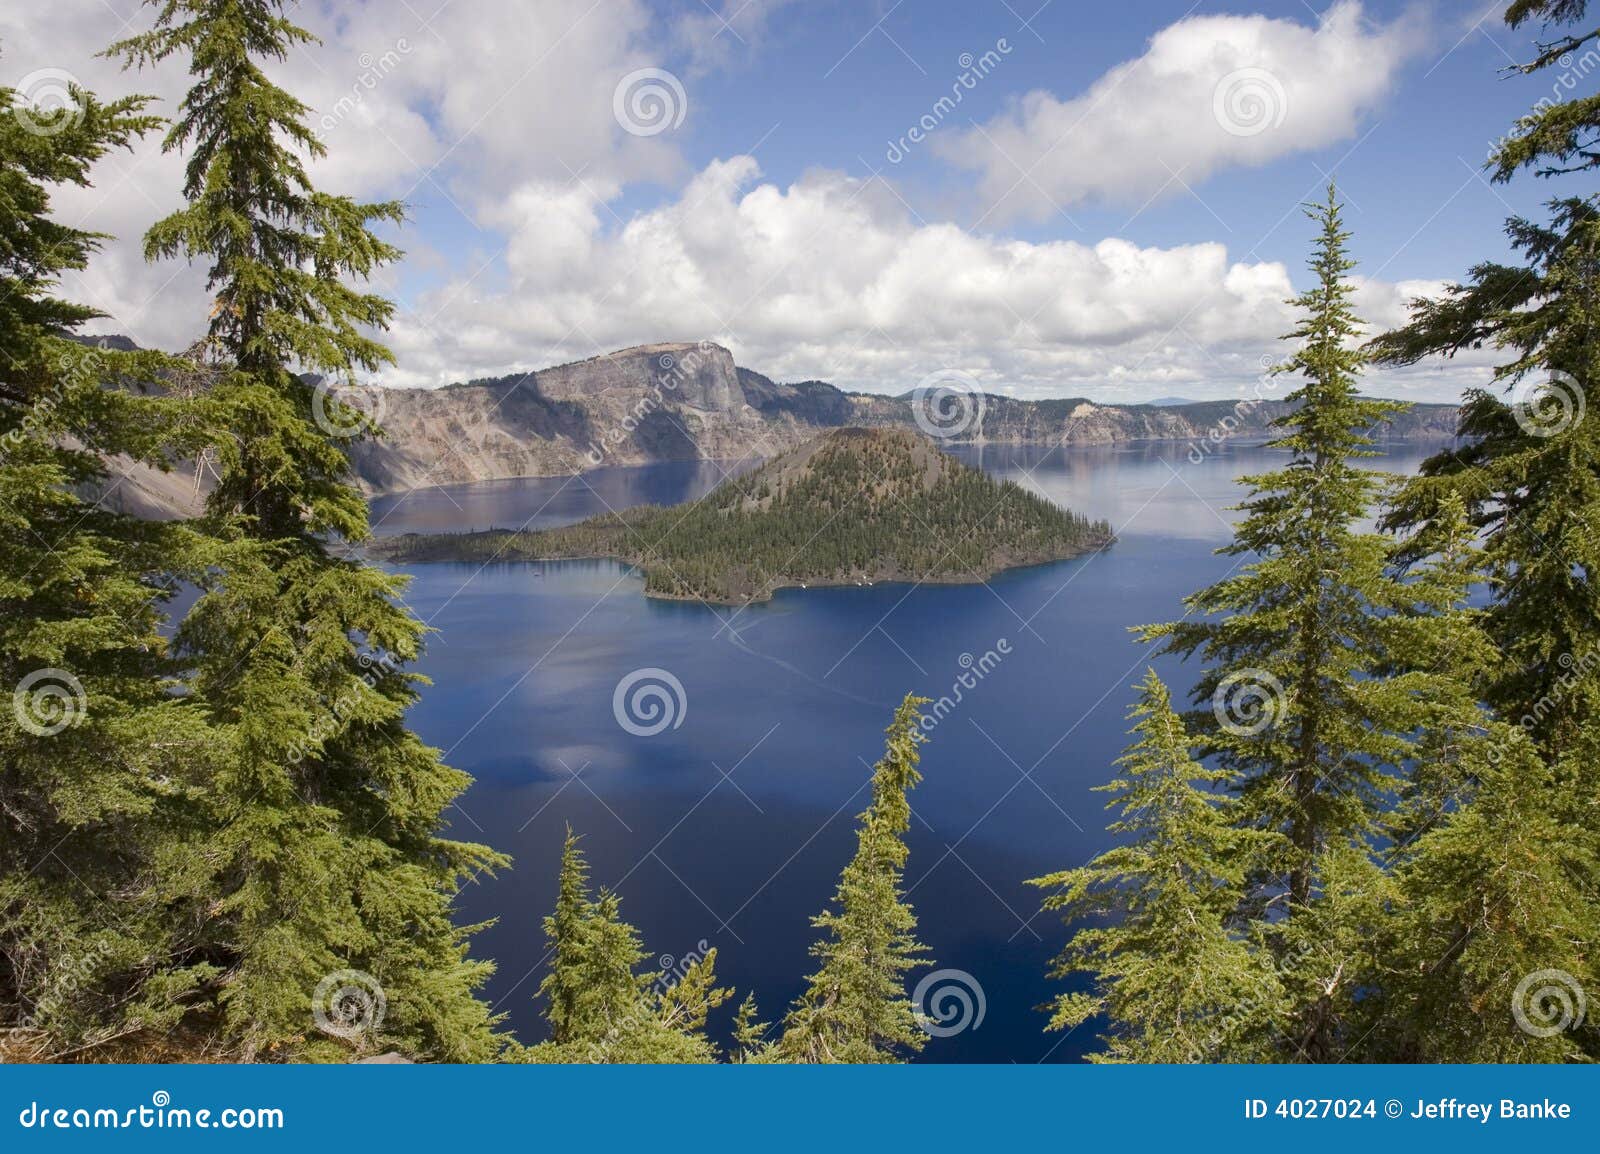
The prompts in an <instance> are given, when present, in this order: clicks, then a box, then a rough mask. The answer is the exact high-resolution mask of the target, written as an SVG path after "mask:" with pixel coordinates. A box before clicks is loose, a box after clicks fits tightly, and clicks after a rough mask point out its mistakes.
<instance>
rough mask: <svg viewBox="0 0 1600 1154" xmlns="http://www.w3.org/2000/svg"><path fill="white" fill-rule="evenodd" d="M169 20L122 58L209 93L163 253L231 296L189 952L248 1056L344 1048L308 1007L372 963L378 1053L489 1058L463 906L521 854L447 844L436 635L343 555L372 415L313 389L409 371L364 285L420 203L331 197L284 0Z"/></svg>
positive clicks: (189, 637) (222, 331) (181, 143)
mask: <svg viewBox="0 0 1600 1154" xmlns="http://www.w3.org/2000/svg"><path fill="white" fill-rule="evenodd" d="M154 7H155V8H156V10H157V14H156V17H155V23H154V27H153V28H152V29H151V30H149V31H146V32H143V33H140V34H138V35H136V36H133V37H132V38H130V39H127V40H124V41H122V42H120V43H118V44H116V45H114V46H113V47H112V49H111V50H110V51H111V53H113V54H115V55H119V56H121V57H122V58H124V59H125V60H126V61H127V62H129V63H130V64H132V65H139V66H145V65H157V64H160V63H162V62H164V61H167V60H169V59H174V58H177V59H186V60H187V61H188V67H189V73H190V75H191V77H192V78H193V86H192V87H191V88H190V89H189V91H188V94H187V95H186V96H185V97H184V99H183V101H182V103H181V105H180V106H179V109H178V116H177V118H176V119H175V121H174V122H173V124H172V127H171V129H170V131H169V132H168V134H167V137H166V141H165V147H166V148H167V149H168V150H187V164H186V168H185V179H184V187H183V193H184V197H185V199H186V201H187V204H186V206H185V207H184V208H182V209H180V210H179V211H177V212H176V213H174V214H172V215H171V216H169V217H167V218H166V219H164V220H162V221H160V222H158V223H157V224H156V225H154V226H153V227H152V228H151V229H150V231H149V233H148V234H147V236H146V241H145V249H146V254H147V255H148V256H149V257H150V258H151V259H160V258H172V257H177V258H183V259H187V260H190V261H194V262H198V263H201V264H203V265H205V266H207V267H208V268H209V282H208V283H209V284H210V286H211V288H212V290H213V292H214V293H215V297H216V303H215V307H214V308H213V311H212V315H211V321H210V326H209V330H208V345H209V356H210V357H211V358H212V359H213V360H214V361H215V362H216V364H215V373H214V376H215V381H214V384H213V385H212V387H211V389H210V392H209V394H208V396H207V400H208V403H209V408H210V411H211V412H212V413H213V414H215V416H214V424H213V427H212V430H211V437H210V447H211V449H212V450H213V452H214V453H215V461H216V467H217V471H218V474H219V477H218V482H217V485H216V488H215V490H214V491H213V493H212V494H211V496H210V499H209V501H208V505H207V512H206V517H205V518H204V519H203V521H202V522H201V523H200V526H199V527H200V528H201V529H202V530H203V531H204V532H205V533H206V534H207V536H208V540H209V544H208V552H207V555H206V556H205V557H204V562H205V565H206V568H205V570H204V572H205V578H204V580H203V582H202V595H201V597H200V598H199V600H198V602H197V603H196V605H195V606H194V608H193V609H192V610H191V612H190V613H189V615H188V616H187V618H186V619H185V620H184V621H183V623H182V625H181V627H180V628H179V630H178V634H177V644H178V648H179V651H180V653H181V655H182V656H183V658H184V659H185V661H186V663H187V664H188V666H189V667H190V668H191V669H192V671H193V673H192V680H191V682H190V690H191V693H192V695H193V697H194V699H195V701H196V702H197V703H198V704H199V705H201V706H203V708H205V709H206V710H208V711H209V712H210V713H211V715H212V717H213V718H214V721H215V723H216V725H217V726H218V727H219V731H220V732H219V736H218V738H217V746H218V750H219V761H220V763H221V764H220V765H219V768H218V770H217V772H216V773H215V774H214V775H213V776H212V778H211V780H210V781H209V783H208V789H207V790H206V795H205V799H204V800H205V805H206V809H207V812H206V814H205V818H206V823H207V825H208V827H209V828H208V834H207V836H206V838H205V839H204V841H203V843H202V844H199V845H197V846H196V847H195V852H194V854H193V855H192V857H191V859H190V861H189V863H188V865H187V867H186V869H187V872H188V875H189V881H190V882H191V884H194V885H196V886H199V887H202V888H205V889H208V890H209V891H210V892H211V896H212V899H213V900H212V901H211V902H210V903H209V905H208V907H207V911H206V917H205V920H204V922H203V924H202V925H200V926H199V927H197V928H196V929H195V930H194V931H193V936H194V942H193V945H192V948H191V951H190V953H191V955H192V956H194V957H196V958H203V959H205V960H206V961H208V962H209V963H211V964H213V965H215V966H216V967H217V968H218V970H219V975H218V977H217V979H216V980H215V981H214V982H213V983H211V985H210V987H209V992H210V993H211V994H212V995H213V996H214V997H215V999H216V1002H217V1005H218V1006H219V1008H220V1014H219V1015H218V1018H217V1021H216V1023H215V1027H216V1030H217V1035H218V1039H219V1042H220V1044H221V1045H223V1046H224V1047H226V1048H227V1049H228V1051H229V1052H232V1053H236V1054H239V1055H241V1056H243V1057H246V1058H249V1057H256V1056H273V1057H277V1056H283V1057H292V1056H300V1057H318V1056H328V1057H337V1056H339V1055H340V1054H342V1053H343V1052H344V1050H345V1043H344V1041H342V1040H341V1041H336V1040H335V1039H334V1038H333V1037H331V1036H327V1035H325V1034H321V1033H318V1032H316V1031H314V1030H312V1025H313V1021H314V1010H315V1009H316V1008H317V1007H314V1006H313V1004H312V1003H313V997H314V994H315V993H316V991H317V990H318V988H319V985H324V984H325V983H324V979H325V978H327V977H328V976H329V975H332V974H338V973H341V972H345V971H352V970H353V971H357V972H358V973H360V974H361V975H362V977H363V980H364V981H366V982H368V983H376V984H377V985H378V986H380V987H381V988H382V989H383V991H384V996H385V1004H386V1013H385V1015H384V1016H383V1020H382V1022H381V1031H380V1032H378V1034H377V1036H376V1037H373V1038H371V1039H369V1040H370V1041H371V1042H373V1043H374V1044H381V1045H386V1046H398V1047H400V1048H402V1049H404V1050H406V1051H408V1052H410V1053H413V1054H416V1055H418V1056H425V1057H431V1058H438V1059H447V1060H476V1059H483V1058H486V1057H490V1056H492V1055H493V1054H494V1052H495V1050H496V1047H497V1042H496V1040H495V1038H494V1037H493V1035H492V1032H491V1028H492V1019H491V1017H490V1015H489V1013H488V1011H487V1009H486V1008H485V1007H484V1006H483V1005H482V1004H481V1003H480V1002H479V1001H478V1000H477V999H476V997H475V996H474V991H475V989H476V988H477V987H478V986H479V985H480V984H481V983H482V982H483V980H484V979H485V977H486V976H487V974H488V972H489V967H488V966H487V965H486V964H485V963H481V962H473V961H471V960H469V959H468V958H467V956H466V940H467V937H468V935H469V933H470V932H471V931H470V930H463V929H460V928H458V927H456V926H454V925H453V924H452V923H451V918H450V906H451V896H452V895H453V893H454V892H455V891H456V889H457V888H458V887H459V886H460V885H462V884H463V883H465V882H466V881H467V880H468V879H470V878H471V877H472V876H474V875H475V874H476V873H477V872H478V871H479V870H481V869H485V868H490V867H493V866H494V865H496V864H497V863H499V862H500V861H501V859H500V858H499V857H498V856H497V855H495V854H493V853H491V852H490V851H488V850H487V849H485V848H483V847H481V846H475V845H470V844H464V843H460V842H456V841H452V840H449V839H448V838H446V837H444V836H442V835H441V831H440V825H441V817H442V814H443V812H444V810H445V808H446V807H447V806H449V805H450V804H451V802H452V801H453V799H454V798H455V797H456V796H457V795H459V794H460V793H461V791H462V790H463V789H464V788H465V786H466V785H467V781H468V779H467V778H466V776H465V775H463V774H461V773H459V772H457V771H455V770H453V769H450V768H448V767H446V766H444V765H442V764H441V763H440V761H439V758H438V754H437V752H436V751H434V750H432V749H429V748H428V747H426V746H424V745H423V744H422V743H421V742H420V741H419V740H418V739H417V737H416V735H415V734H413V733H412V732H411V731H410V730H408V729H407V728H406V726H405V724H404V713H405V710H406V708H407V706H409V705H410V704H411V702H412V701H413V700H414V699H415V696H416V686H417V684H418V683H419V681H420V678H418V677H417V676H416V675H414V674H409V673H407V672H405V669H404V666H405V665H406V663H408V662H410V661H411V660H413V659H414V658H415V657H416V655H417V653H418V650H419V647H420V644H421V639H422V635H423V632H424V630H423V627H422V626H421V624H420V623H419V622H417V621H416V620H415V619H414V618H413V617H412V616H411V614H410V613H409V612H408V611H407V610H406V609H405V608H404V607H403V605H402V604H401V603H400V601H399V595H400V593H401V590H402V588H403V582H402V581H401V580H399V579H397V578H395V577H392V576H389V575H387V574H385V573H383V572H381V571H380V570H378V569H376V568H373V567H370V566H367V565H364V564H361V563H359V562H357V561H353V560H348V559H343V558H340V557H338V556H336V555H335V554H334V553H333V551H332V549H331V547H330V541H331V540H333V539H335V538H343V539H344V540H345V541H349V542H357V541H360V540H361V539H363V538H364V537H365V536H366V533H367V521H366V506H365V502H364V500H363V499H362V496H361V494H360V493H359V491H358V490H357V489H356V488H355V487H354V486H353V485H352V484H350V482H349V479H348V473H349V460H348V457H347V446H346V444H345V442H344V439H343V438H342V437H341V435H340V434H341V433H344V432H347V431H348V430H350V429H352V428H357V427H359V424H360V419H359V418H360V415H359V414H357V413H354V412H353V411H352V410H350V409H349V408H348V407H347V406H344V405H342V404H341V403H340V402H338V401H337V400H335V399H333V398H332V397H331V396H330V395H329V393H328V392H327V390H326V389H325V388H323V387H322V386H321V385H320V384H319V383H317V381H316V378H315V377H314V376H312V374H315V375H320V376H321V377H324V378H332V379H335V380H345V379H348V378H350V377H351V376H352V375H353V374H354V373H356V372H358V371H361V370H372V369H375V368H377V367H378V366H380V365H381V364H383V363H385V362H387V361H389V360H390V355H389V353H388V351H387V350H386V349H385V348H384V347H383V346H382V345H381V344H379V343H378V342H377V341H376V340H375V339H373V338H372V337H370V336H368V335H366V332H367V331H368V330H370V329H374V328H382V327H383V325H384V324H385V322H386V321H387V320H388V318H389V315H390V312H391V309H392V305H391V304H390V302H388V301H387V300H385V299H384V298H382V297H381V296H378V295H375V294H372V293H367V292H363V291H361V289H360V288H359V287H354V286H356V285H358V284H359V282H360V281H362V280H364V279H365V278H367V277H368V276H369V275H370V274H371V273H372V272H373V271H374V270H375V269H377V268H378V267H380V266H381V265H382V264H384V263H386V262H388V261H390V260H392V259H394V258H395V257H396V256H397V255H398V253H397V250H396V249H394V248H393V247H392V246H391V245H389V244H388V243H386V242H384V241H383V240H381V239H379V238H378V236H377V235H375V233H374V232H373V231H372V226H373V225H375V224H380V223H383V222H393V221H398V220H399V218H400V216H401V209H400V206H399V205H398V204H394V203H380V204H362V203H358V202H355V201H353V200H350V199H349V198H346V197H340V196H334V195H330V194H328V193H325V192H322V191H319V190H317V189H315V188H314V187H313V186H312V184H311V181H310V179H309V177H308V176H307V174H306V170H305V167H304V159H305V158H306V157H317V156H321V155H322V154H323V146H322V144H321V143H320V142H319V141H318V140H317V138H316V137H315V136H314V135H313V133H312V131H311V130H310V128H309V127H308V126H307V123H306V119H307V114H308V110H307V108H306V107H305V105H303V104H302V103H301V102H300V101H299V100H297V99H296V98H295V97H294V96H293V95H291V94H290V93H288V92H286V91H284V90H283V89H282V88H280V87H279V86H277V85H276V84H274V83H273V82H272V81H271V79H270V78H269V77H268V76H267V74H266V72H265V71H264V70H263V62H267V63H271V62H276V61H280V60H282V59H284V58H285V56H286V55H287V54H288V52H289V51H290V50H291V49H294V48H296V47H299V46H301V45H303V44H305V43H307V42H309V41H310V40H311V39H312V37H311V35H310V34H309V33H308V32H306V31H305V30H304V29H302V28H299V27H297V26H296V25H295V24H294V23H293V22H291V21H290V20H289V19H288V18H287V17H286V16H285V14H284V8H285V5H284V4H283V3H282V2H281V0H162V2H161V3H156V4H154ZM372 1024H373V1025H374V1026H377V1025H379V1023H377V1022H376V1021H374V1022H373V1023H372ZM307 1039H309V1041H307Z"/></svg>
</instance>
